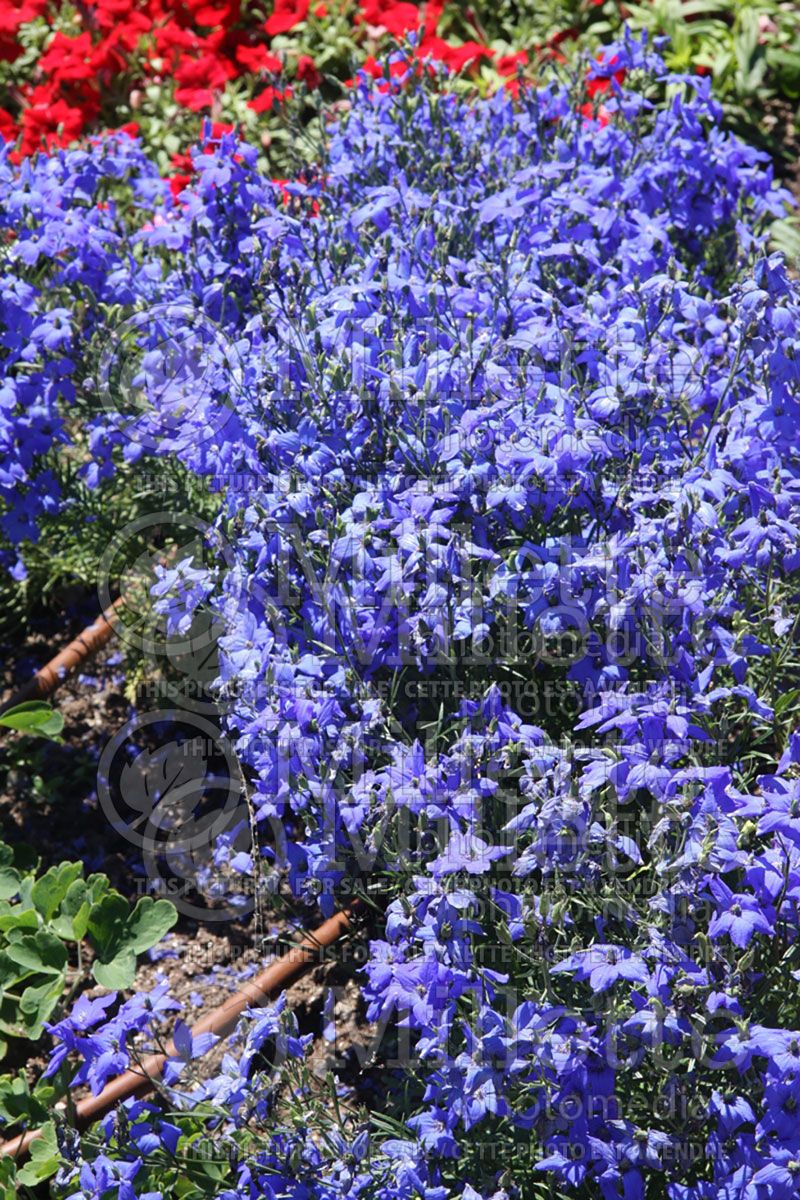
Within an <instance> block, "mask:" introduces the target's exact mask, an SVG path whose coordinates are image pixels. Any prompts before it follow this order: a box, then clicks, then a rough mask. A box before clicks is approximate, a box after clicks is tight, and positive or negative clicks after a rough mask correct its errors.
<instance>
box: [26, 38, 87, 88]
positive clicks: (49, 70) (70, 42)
mask: <svg viewBox="0 0 800 1200" xmlns="http://www.w3.org/2000/svg"><path fill="white" fill-rule="evenodd" d="M93 57H94V54H93V50H92V37H91V34H89V33H81V34H78V36H77V37H74V38H69V37H66V36H65V34H63V33H61V32H60V31H59V32H58V33H57V34H56V35H55V37H54V38H53V40H52V42H51V43H50V45H49V46H48V47H47V49H46V50H45V52H44V54H43V55H42V57H41V58H40V59H39V67H40V69H41V70H42V71H43V72H44V74H45V75H55V76H57V78H58V80H59V81H60V82H61V83H77V82H79V81H80V80H86V79H92V78H94V75H95V66H94V63H93V61H92V60H93Z"/></svg>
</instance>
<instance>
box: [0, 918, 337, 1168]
mask: <svg viewBox="0 0 800 1200" xmlns="http://www.w3.org/2000/svg"><path fill="white" fill-rule="evenodd" d="M356 907H357V905H356V904H353V905H351V906H350V908H346V909H342V911H341V912H338V913H336V914H335V915H334V916H332V917H330V918H329V919H328V920H327V921H325V922H324V924H322V925H320V926H319V928H318V929H315V930H314V931H313V933H309V934H308V935H307V936H306V937H304V938H303V940H302V941H301V942H298V943H297V945H295V946H292V947H291V949H290V950H288V951H287V952H286V954H283V955H281V957H280V958H278V959H276V960H275V961H274V962H271V963H270V965H269V966H268V967H265V969H264V970H263V971H262V972H261V974H260V975H257V976H256V978H255V979H253V980H251V982H250V983H248V984H246V985H245V986H244V987H243V988H242V990H241V991H239V992H237V993H236V995H235V996H231V997H230V999H228V1000H226V1001H225V1002H224V1004H221V1005H220V1006H219V1008H215V1009H213V1010H212V1011H211V1012H210V1013H207V1014H206V1016H205V1017H201V1018H200V1020H199V1021H198V1022H197V1024H196V1025H193V1026H192V1031H191V1032H192V1036H193V1037H197V1036H198V1035H199V1034H201V1033H216V1034H217V1036H218V1037H227V1036H228V1034H230V1033H232V1032H233V1030H234V1029H235V1027H236V1022H237V1021H238V1019H239V1017H240V1016H241V1014H242V1013H243V1012H244V1010H245V1009H246V1008H248V1007H257V1006H259V1005H262V1004H264V1002H265V1001H267V1000H271V999H272V998H273V997H274V996H277V995H278V994H279V993H280V992H282V991H283V990H284V989H285V988H287V987H289V985H290V984H292V983H294V982H295V980H296V979H298V978H299V976H301V975H302V974H303V972H304V971H306V970H308V968H309V967H310V966H312V965H313V964H314V963H315V962H318V961H319V960H320V959H321V957H322V954H321V951H323V950H325V949H327V947H328V946H332V945H333V943H334V942H336V941H338V940H339V938H340V937H341V936H342V935H343V934H344V933H346V932H347V930H348V929H349V928H350V920H351V917H352V915H353V913H354V912H355V911H356ZM175 1054H176V1051H175V1046H174V1044H173V1043H172V1042H169V1044H168V1045H167V1050H166V1053H165V1054H151V1055H149V1056H148V1057H147V1058H145V1059H144V1060H143V1061H142V1063H141V1065H140V1066H139V1067H138V1068H137V1069H135V1070H129V1071H125V1072H124V1073H123V1074H122V1075H118V1076H117V1077H116V1079H112V1080H111V1081H110V1082H109V1083H107V1084H106V1086H105V1087H104V1088H103V1090H102V1092H100V1093H99V1095H97V1096H87V1097H86V1099H85V1100H80V1101H79V1102H78V1104H77V1105H76V1106H75V1124H76V1126H77V1128H78V1129H85V1128H86V1126H87V1125H90V1124H91V1123H92V1122H93V1121H96V1120H97V1119H98V1118H99V1117H102V1116H104V1115H105V1114H106V1113H107V1112H108V1110H109V1109H110V1108H113V1107H114V1105H115V1104H119V1103H120V1102H121V1101H122V1100H127V1099H128V1098H129V1097H131V1096H141V1095H143V1094H144V1093H146V1092H149V1091H150V1090H151V1089H152V1088H153V1087H154V1086H155V1084H156V1082H157V1081H158V1079H159V1077H160V1075H161V1072H162V1071H163V1069H164V1064H165V1063H166V1061H167V1059H168V1058H169V1057H173V1056H175ZM41 1132H42V1131H41V1129H29V1130H28V1131H27V1132H26V1133H21V1134H19V1135H18V1136H17V1137H15V1138H11V1139H10V1140H9V1141H7V1142H0V1156H4V1155H13V1156H14V1157H15V1158H22V1157H24V1156H25V1155H26V1154H27V1153H28V1151H29V1149H30V1146H31V1143H32V1142H34V1141H35V1140H36V1138H38V1137H40V1136H41Z"/></svg>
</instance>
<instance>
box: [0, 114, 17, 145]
mask: <svg viewBox="0 0 800 1200" xmlns="http://www.w3.org/2000/svg"><path fill="white" fill-rule="evenodd" d="M17 132H18V131H17V127H16V125H15V123H14V118H13V117H12V116H11V113H10V112H7V111H6V109H4V108H0V137H1V138H3V140H4V141H6V142H15V141H16V140H17Z"/></svg>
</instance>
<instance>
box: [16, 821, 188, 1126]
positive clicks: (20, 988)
mask: <svg viewBox="0 0 800 1200" xmlns="http://www.w3.org/2000/svg"><path fill="white" fill-rule="evenodd" d="M176 919H177V913H176V911H175V908H174V906H173V905H172V904H170V902H169V901H168V900H153V899H152V898H151V897H143V898H142V899H140V900H139V901H138V902H137V904H136V906H135V908H131V906H130V905H129V903H128V901H127V900H126V899H125V898H124V897H123V896H121V895H120V894H119V893H118V892H116V891H114V890H113V889H112V888H111V887H110V886H109V881H108V879H107V878H106V876H105V875H98V874H95V875H90V876H89V877H88V878H84V872H83V866H82V864H81V863H76V862H63V863H60V864H59V865H58V866H54V867H51V868H50V869H49V870H47V871H45V872H44V873H43V874H39V873H38V872H37V870H36V868H35V863H34V862H33V861H32V859H31V854H30V852H29V851H28V850H27V849H26V848H24V847H16V848H12V847H11V846H8V845H6V844H4V843H2V842H0V1033H2V1034H3V1035H5V1036H6V1037H24V1038H28V1039H30V1040H31V1041H35V1040H36V1039H37V1038H39V1037H41V1035H42V1031H43V1026H44V1022H45V1021H49V1020H50V1018H51V1017H52V1015H53V1013H54V1011H55V1009H56V1008H57V1007H58V1006H59V1004H60V1003H61V1002H63V1001H64V1000H65V991H66V989H67V988H69V994H70V995H72V994H74V993H75V991H76V990H77V989H78V988H79V987H80V986H81V984H82V983H83V982H84V980H85V979H86V978H87V975H88V974H91V976H92V977H93V978H94V980H95V981H96V982H97V983H100V984H102V985H103V986H105V987H114V988H125V987H129V986H130V985H131V983H132V982H133V978H134V973H135V969H136V955H137V954H140V953H142V952H143V951H144V950H147V949H149V948H150V947H151V946H153V945H155V943H156V942H157V941H159V939H160V938H161V937H163V935H164V934H165V933H166V932H167V930H168V929H170V928H171V927H172V926H173V925H174V924H175V921H176ZM84 942H86V943H88V945H89V947H90V948H91V950H92V951H93V961H92V965H91V968H90V969H89V971H87V970H86V968H85V967H84V955H83V952H82V945H83V943H84ZM0 1103H2V1101H0Z"/></svg>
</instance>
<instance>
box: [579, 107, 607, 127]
mask: <svg viewBox="0 0 800 1200" xmlns="http://www.w3.org/2000/svg"><path fill="white" fill-rule="evenodd" d="M578 112H579V113H580V114H581V116H582V117H583V119H584V120H585V121H597V124H598V125H599V126H600V128H601V129H605V127H606V125H607V124H608V123H609V121H610V120H611V113H610V112H609V111H608V109H607V108H606V107H605V105H603V104H601V105H600V106H599V107H598V109H597V112H595V110H594V106H593V105H592V104H588V103H587V104H582V105H581V106H580V108H579V109H578Z"/></svg>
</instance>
